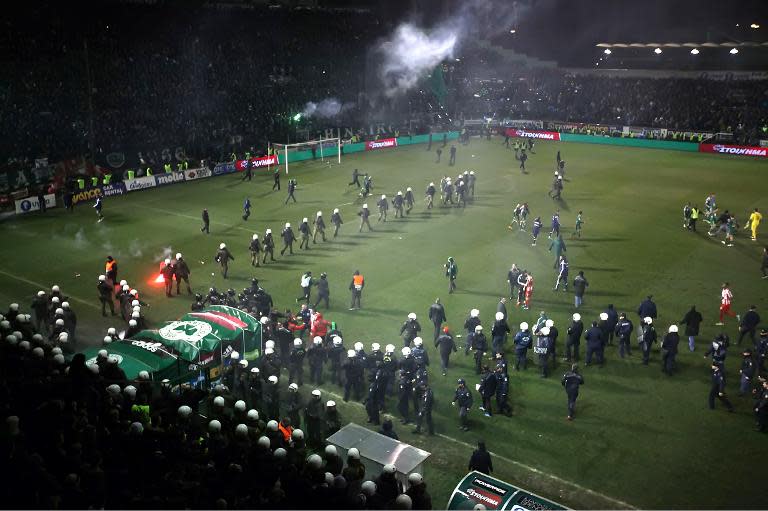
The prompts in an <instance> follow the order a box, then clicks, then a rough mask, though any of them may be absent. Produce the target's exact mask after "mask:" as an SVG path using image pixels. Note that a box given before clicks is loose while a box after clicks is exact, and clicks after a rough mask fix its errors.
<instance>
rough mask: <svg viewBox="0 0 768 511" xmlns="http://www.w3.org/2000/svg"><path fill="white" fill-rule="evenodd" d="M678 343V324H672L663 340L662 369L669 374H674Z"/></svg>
mask: <svg viewBox="0 0 768 511" xmlns="http://www.w3.org/2000/svg"><path fill="white" fill-rule="evenodd" d="M678 344H680V335H678V333H677V325H670V326H669V331H668V332H667V335H665V336H664V338H663V339H662V340H661V371H662V372H663V373H665V374H667V375H668V376H672V372H673V371H674V370H675V357H677V346H678Z"/></svg>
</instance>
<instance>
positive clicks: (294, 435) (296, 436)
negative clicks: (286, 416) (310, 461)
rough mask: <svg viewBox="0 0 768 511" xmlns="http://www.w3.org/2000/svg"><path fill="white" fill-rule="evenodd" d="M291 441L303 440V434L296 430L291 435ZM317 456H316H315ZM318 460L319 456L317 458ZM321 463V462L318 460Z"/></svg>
mask: <svg viewBox="0 0 768 511" xmlns="http://www.w3.org/2000/svg"><path fill="white" fill-rule="evenodd" d="M291 440H293V441H297V440H304V432H303V431H302V430H300V429H299V428H296V429H294V430H293V432H292V433H291ZM315 456H317V455H315ZM318 458H319V456H318ZM320 461H321V462H322V460H320Z"/></svg>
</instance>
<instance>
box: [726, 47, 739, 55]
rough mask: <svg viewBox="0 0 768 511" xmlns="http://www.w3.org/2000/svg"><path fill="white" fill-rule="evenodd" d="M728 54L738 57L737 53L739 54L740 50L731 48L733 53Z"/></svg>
mask: <svg viewBox="0 0 768 511" xmlns="http://www.w3.org/2000/svg"><path fill="white" fill-rule="evenodd" d="M728 53H730V54H731V55H736V54H737V53H739V49H738V48H731V51H729V52H728Z"/></svg>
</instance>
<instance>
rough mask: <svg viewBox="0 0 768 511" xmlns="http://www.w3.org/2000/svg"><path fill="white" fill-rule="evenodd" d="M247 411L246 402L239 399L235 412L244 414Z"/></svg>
mask: <svg viewBox="0 0 768 511" xmlns="http://www.w3.org/2000/svg"><path fill="white" fill-rule="evenodd" d="M245 409H246V406H245V401H243V400H242V399H238V400H237V401H235V410H237V411H238V412H244V411H245Z"/></svg>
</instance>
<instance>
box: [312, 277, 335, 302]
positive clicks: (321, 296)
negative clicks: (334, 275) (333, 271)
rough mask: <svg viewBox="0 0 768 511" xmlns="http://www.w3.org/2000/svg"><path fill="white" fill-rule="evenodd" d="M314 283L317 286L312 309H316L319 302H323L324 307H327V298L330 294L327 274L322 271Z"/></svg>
mask: <svg viewBox="0 0 768 511" xmlns="http://www.w3.org/2000/svg"><path fill="white" fill-rule="evenodd" d="M315 285H316V286H317V301H315V305H313V306H312V309H314V310H317V306H318V305H320V302H323V301H324V302H325V308H326V309H327V308H329V307H330V305H329V304H328V299H329V298H330V296H331V291H330V289H329V287H328V274H327V273H325V272H323V273H321V274H320V280H318V281H317V282H316V283H315Z"/></svg>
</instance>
